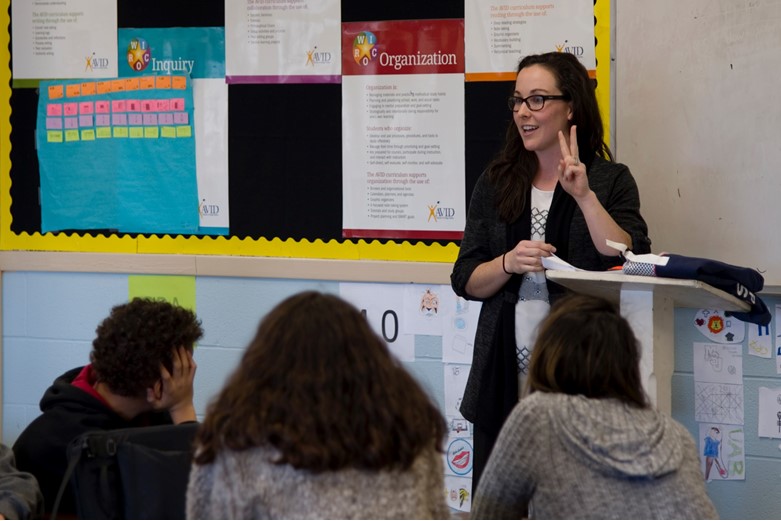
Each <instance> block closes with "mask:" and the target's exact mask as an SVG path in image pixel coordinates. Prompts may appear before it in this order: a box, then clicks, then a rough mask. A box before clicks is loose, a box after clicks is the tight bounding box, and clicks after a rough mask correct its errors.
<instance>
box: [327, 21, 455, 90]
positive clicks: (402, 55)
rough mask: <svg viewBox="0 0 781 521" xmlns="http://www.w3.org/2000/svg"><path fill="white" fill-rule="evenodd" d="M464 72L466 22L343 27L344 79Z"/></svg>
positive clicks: (363, 24)
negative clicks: (350, 77)
mask: <svg viewBox="0 0 781 521" xmlns="http://www.w3.org/2000/svg"><path fill="white" fill-rule="evenodd" d="M463 72H464V20H462V19H452V20H404V21H392V22H350V23H343V24H342V75H343V76H360V75H381V74H449V73H463Z"/></svg>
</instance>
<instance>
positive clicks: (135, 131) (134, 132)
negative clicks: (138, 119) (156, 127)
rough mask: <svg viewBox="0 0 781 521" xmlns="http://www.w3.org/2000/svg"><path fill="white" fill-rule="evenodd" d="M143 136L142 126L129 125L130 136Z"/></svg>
mask: <svg viewBox="0 0 781 521" xmlns="http://www.w3.org/2000/svg"><path fill="white" fill-rule="evenodd" d="M140 137H144V128H143V127H130V138H131V139H132V138H140Z"/></svg>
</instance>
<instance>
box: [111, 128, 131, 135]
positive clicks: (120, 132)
mask: <svg viewBox="0 0 781 521" xmlns="http://www.w3.org/2000/svg"><path fill="white" fill-rule="evenodd" d="M127 136H128V132H127V127H114V137H127Z"/></svg>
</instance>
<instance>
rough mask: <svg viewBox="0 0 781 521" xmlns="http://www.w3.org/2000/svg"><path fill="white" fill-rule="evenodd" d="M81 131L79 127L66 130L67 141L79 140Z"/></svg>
mask: <svg viewBox="0 0 781 521" xmlns="http://www.w3.org/2000/svg"><path fill="white" fill-rule="evenodd" d="M78 140H79V131H78V130H77V129H71V130H66V131H65V141H78Z"/></svg>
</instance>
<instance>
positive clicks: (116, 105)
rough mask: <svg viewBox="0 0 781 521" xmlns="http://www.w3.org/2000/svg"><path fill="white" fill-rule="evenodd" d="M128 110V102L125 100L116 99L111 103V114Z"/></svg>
mask: <svg viewBox="0 0 781 521" xmlns="http://www.w3.org/2000/svg"><path fill="white" fill-rule="evenodd" d="M126 110H127V102H126V101H125V100H123V99H115V100H113V101H112V102H111V112H125V111H126Z"/></svg>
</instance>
